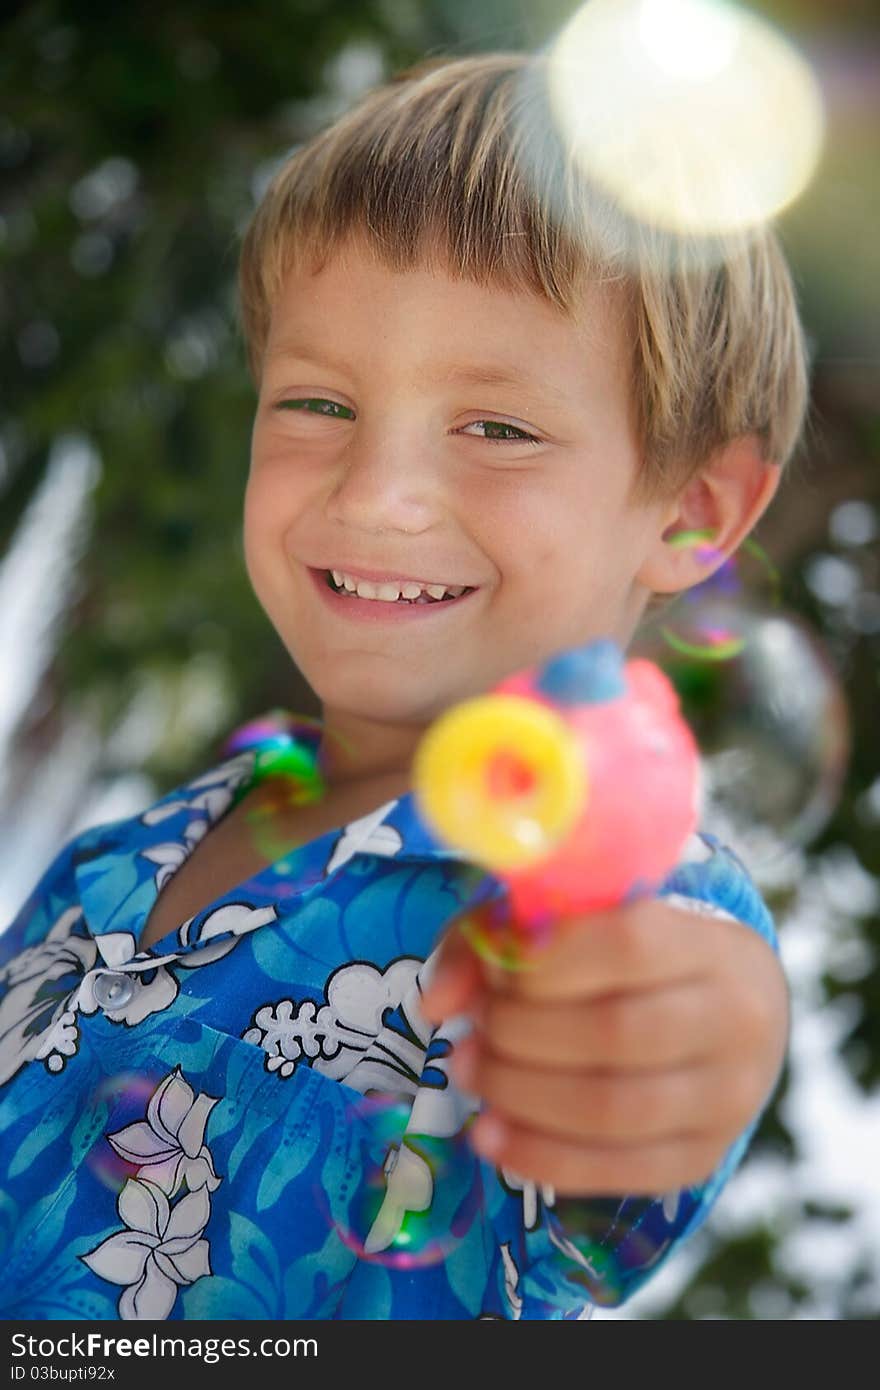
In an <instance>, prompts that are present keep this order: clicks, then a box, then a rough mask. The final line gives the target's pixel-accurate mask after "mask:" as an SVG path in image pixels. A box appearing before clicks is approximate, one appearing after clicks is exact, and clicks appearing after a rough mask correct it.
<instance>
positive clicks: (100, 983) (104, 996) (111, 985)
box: [94, 971, 134, 1009]
mask: <svg viewBox="0 0 880 1390" xmlns="http://www.w3.org/2000/svg"><path fill="white" fill-rule="evenodd" d="M94 988H95V998H96V999H97V1001H98V1004H99V1005H100V1006H101V1008H102V1009H124V1008H125V1006H126V1004H127V1003H128V1001H129V1000H130V999H131V996H132V995H133V994H134V981H133V980H131V979H130V978H129V976H128V975H120V974H117V973H115V972H113V971H109V972H108V973H107V974H105V975H99V976H98V978H97V979H96V980H95V986H94Z"/></svg>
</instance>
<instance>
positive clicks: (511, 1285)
mask: <svg viewBox="0 0 880 1390" xmlns="http://www.w3.org/2000/svg"><path fill="white" fill-rule="evenodd" d="M501 1263H502V1264H503V1265H504V1292H505V1294H506V1295H507V1302H508V1304H509V1306H510V1314H511V1317H512V1318H514V1319H518V1318H520V1317H521V1316H522V1294H520V1293H518V1292H517V1290H518V1288H519V1270H518V1269H517V1267H516V1261H515V1260H514V1258H513V1256H512V1255H511V1253H510V1241H509V1240H506V1241H505V1242H504V1243H503V1245H502V1246H501Z"/></svg>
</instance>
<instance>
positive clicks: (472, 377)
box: [272, 342, 571, 405]
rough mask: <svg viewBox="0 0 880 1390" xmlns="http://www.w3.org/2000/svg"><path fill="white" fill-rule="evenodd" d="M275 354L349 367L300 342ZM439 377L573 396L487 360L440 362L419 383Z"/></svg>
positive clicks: (563, 399) (334, 367)
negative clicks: (301, 344) (472, 362)
mask: <svg viewBox="0 0 880 1390" xmlns="http://www.w3.org/2000/svg"><path fill="white" fill-rule="evenodd" d="M272 355H273V356H275V357H285V358H286V357H291V358H295V359H296V360H297V361H299V362H309V363H312V364H314V365H315V366H316V367H329V368H331V369H332V370H334V371H342V372H345V371H347V370H349V368H348V367H347V364H346V363H345V362H342V361H341V360H339V361H338V360H336V359H335V358H333V357H332V356H328V355H322V354H320V353H316V352H313V351H311V350H309V351H306V350H305V348H303V347H302V346H300V345H299V344H298V343H292V342H282V343H279V344H278V346H277V347H276V348H275V350H274V352H273V354H272ZM438 380H439V381H442V382H445V383H447V384H449V385H456V384H459V385H462V386H515V387H517V388H519V389H522V388H525V389H526V390H528V391H534V392H536V393H540V394H543V395H547V396H552V397H553V398H554V399H555V400H557V401H559V402H560V403H563V404H566V405H570V404H571V396H570V394H569V393H568V392H565V391H560V390H559V388H558V387H556V386H552V385H551V384H550V382H548V381H539V380H537V379H536V378H535V377H533V376H531V375H530V374H529V373H528V372H526V371H524V370H522V369H521V368H519V367H515V366H508V365H506V364H501V363H490V362H487V363H474V364H473V365H468V364H464V363H461V362H439V363H437V365H436V366H435V367H432V368H431V369H430V370H428V371H425V372H422V373H421V374H420V377H419V384H421V383H424V384H426V385H427V384H428V383H429V382H431V381H438Z"/></svg>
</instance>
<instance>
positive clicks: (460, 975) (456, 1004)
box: [421, 927, 485, 1023]
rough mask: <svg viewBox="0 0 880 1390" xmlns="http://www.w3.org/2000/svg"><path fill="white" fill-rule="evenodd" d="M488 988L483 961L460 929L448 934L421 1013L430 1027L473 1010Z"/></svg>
mask: <svg viewBox="0 0 880 1390" xmlns="http://www.w3.org/2000/svg"><path fill="white" fill-rule="evenodd" d="M484 988H485V979H484V975H483V971H482V969H481V966H480V962H479V959H478V958H477V956H475V955H474V953H473V951H472V950H471V949H470V947H469V946H468V944H467V942H466V941H465V939H464V937H463V936H462V935H461V934H460V932H459V931H458V929H457V928H455V927H453V928H452V929H451V930H450V931H449V932H447V934H446V937H445V938H444V940H443V944H442V945H441V947H440V949H439V951H438V953H437V959H436V961H435V964H434V969H433V971H432V973H431V975H430V976H429V978H428V983H427V985H426V986H425V987H424V988H423V990H422V999H421V1009H422V1013H423V1014H424V1016H425V1018H426V1019H427V1020H428V1022H429V1023H439V1022H440V1021H441V1020H442V1019H445V1018H452V1017H453V1016H454V1015H455V1014H461V1013H467V1012H468V1011H469V1010H472V1009H473V1007H474V1006H475V1004H476V1002H477V1000H478V999H480V998H481V996H482V992H483V990H484Z"/></svg>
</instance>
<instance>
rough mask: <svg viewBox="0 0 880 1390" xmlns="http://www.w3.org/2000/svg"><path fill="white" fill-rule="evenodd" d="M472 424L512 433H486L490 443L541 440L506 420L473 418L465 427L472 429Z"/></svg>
mask: <svg viewBox="0 0 880 1390" xmlns="http://www.w3.org/2000/svg"><path fill="white" fill-rule="evenodd" d="M471 425H485V426H486V428H487V429H488V430H491V431H494V430H509V431H512V434H507V435H503V434H494V433H490V434H484V435H483V438H484V439H485V440H486V441H487V442H488V443H490V444H540V443H541V441H540V439H538V437H537V436H536V435H534V434H529V433H528V432H527V431H526V430H521V429H520V428H519V426H518V425H509V424H508V423H507V421H506V420H472V421H471V424H470V425H465V426H464V428H465V429H470V427H471Z"/></svg>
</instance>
